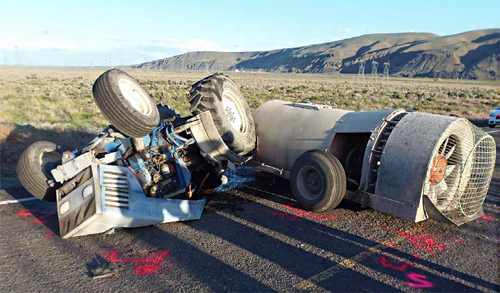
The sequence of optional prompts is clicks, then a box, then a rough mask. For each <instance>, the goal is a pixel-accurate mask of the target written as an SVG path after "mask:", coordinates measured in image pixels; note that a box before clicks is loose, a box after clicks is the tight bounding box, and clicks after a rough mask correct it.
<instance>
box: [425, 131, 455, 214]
mask: <svg viewBox="0 0 500 293" xmlns="http://www.w3.org/2000/svg"><path fill="white" fill-rule="evenodd" d="M458 153H459V140H458V139H457V138H456V137H455V136H453V135H451V136H448V137H447V138H446V139H445V140H444V141H443V142H442V144H441V145H440V147H439V149H438V152H437V153H436V154H435V155H434V158H433V160H432V165H431V166H430V167H431V168H430V174H429V181H428V182H427V184H426V187H427V188H426V189H427V192H426V194H427V196H428V197H429V198H430V200H431V202H432V203H433V204H434V205H435V206H436V207H437V208H438V210H443V209H447V208H449V205H450V204H451V203H452V201H453V198H454V197H455V194H456V192H457V189H458V186H459V184H460V171H461V156H460V155H459V154H458Z"/></svg>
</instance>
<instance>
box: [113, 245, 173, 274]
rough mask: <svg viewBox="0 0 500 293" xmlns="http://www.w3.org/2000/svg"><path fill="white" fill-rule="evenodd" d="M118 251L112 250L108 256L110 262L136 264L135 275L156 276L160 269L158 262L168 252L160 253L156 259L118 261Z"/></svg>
mask: <svg viewBox="0 0 500 293" xmlns="http://www.w3.org/2000/svg"><path fill="white" fill-rule="evenodd" d="M118 253H119V252H118V250H116V249H115V250H113V251H111V253H110V254H109V256H108V260H109V261H112V262H123V263H125V262H132V263H137V264H136V266H135V273H136V274H137V275H140V276H142V275H149V274H154V275H155V274H157V273H158V271H159V270H160V269H161V265H160V262H161V261H162V260H163V259H164V258H165V257H166V256H167V255H168V254H169V251H168V250H164V251H162V252H161V253H160V254H159V255H158V256H157V257H156V258H136V259H119V258H118Z"/></svg>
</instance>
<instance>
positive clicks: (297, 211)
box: [283, 205, 338, 221]
mask: <svg viewBox="0 0 500 293" xmlns="http://www.w3.org/2000/svg"><path fill="white" fill-rule="evenodd" d="M283 207H284V208H285V209H287V210H291V211H294V212H295V214H294V217H292V221H294V220H295V219H297V218H298V217H302V216H308V217H311V218H313V219H316V220H319V221H330V220H335V219H338V216H330V217H321V216H318V215H315V214H313V213H310V212H306V211H304V210H301V209H298V208H294V207H291V206H289V205H283Z"/></svg>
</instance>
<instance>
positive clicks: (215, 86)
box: [189, 73, 256, 155]
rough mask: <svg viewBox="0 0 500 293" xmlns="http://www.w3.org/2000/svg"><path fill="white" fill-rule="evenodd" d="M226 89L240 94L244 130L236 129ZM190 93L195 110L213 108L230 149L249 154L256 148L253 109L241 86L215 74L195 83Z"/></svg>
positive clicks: (213, 114)
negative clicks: (228, 109)
mask: <svg viewBox="0 0 500 293" xmlns="http://www.w3.org/2000/svg"><path fill="white" fill-rule="evenodd" d="M225 91H230V92H232V96H233V97H236V99H237V101H236V102H237V103H238V104H239V105H238V106H239V107H240V109H242V112H244V116H245V117H244V123H242V125H243V129H242V131H241V132H240V131H238V130H237V129H235V128H233V126H232V125H231V122H230V121H229V117H228V115H227V114H226V111H225V109H224V106H223V103H222V96H223V93H224V92H225ZM189 94H190V97H191V98H190V101H189V104H190V105H191V106H190V108H189V110H190V111H191V113H193V114H194V115H197V114H199V113H201V112H205V111H210V114H212V119H213V121H214V123H215V126H216V127H217V131H218V132H219V134H220V136H221V138H222V140H223V141H224V142H225V143H226V145H227V147H228V148H229V149H230V150H232V151H233V152H235V153H237V154H238V155H246V154H248V153H249V152H251V151H252V150H253V149H254V148H255V142H256V136H255V124H254V120H253V116H252V111H251V110H250V106H248V103H247V101H246V99H245V97H243V94H242V93H241V92H240V90H239V88H238V86H237V85H236V84H235V83H234V82H233V81H232V80H231V79H229V77H227V76H225V75H224V74H222V73H215V74H213V75H211V76H208V77H206V78H204V79H202V80H200V81H198V82H196V83H195V84H193V86H192V88H191V91H190V93H189Z"/></svg>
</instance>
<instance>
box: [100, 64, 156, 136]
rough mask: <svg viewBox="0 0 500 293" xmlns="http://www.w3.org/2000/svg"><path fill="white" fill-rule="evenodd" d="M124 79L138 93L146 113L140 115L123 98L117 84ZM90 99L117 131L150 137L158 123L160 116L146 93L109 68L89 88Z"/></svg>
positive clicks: (128, 78)
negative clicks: (92, 99)
mask: <svg viewBox="0 0 500 293" xmlns="http://www.w3.org/2000/svg"><path fill="white" fill-rule="evenodd" d="M122 79H124V80H126V81H128V82H129V84H130V85H132V86H134V91H135V90H137V91H140V95H142V96H143V97H144V101H145V104H146V105H147V110H148V113H141V112H140V111H138V110H136V109H135V108H134V107H133V106H132V104H131V103H130V102H129V101H128V100H127V99H126V98H125V97H124V95H123V93H122V91H121V90H120V85H119V82H120V81H121V80H122ZM92 94H93V95H94V100H95V102H96V104H97V106H98V107H99V109H100V110H101V112H102V113H103V114H104V116H106V118H107V119H108V120H109V121H110V122H111V124H113V126H115V127H116V128H117V129H118V130H119V131H120V132H122V133H124V134H126V135H128V136H131V137H136V138H140V137H143V136H145V135H148V134H150V133H151V132H152V131H153V129H155V128H156V127H157V126H158V125H159V124H160V114H159V113H158V109H157V108H156V104H155V103H154V102H153V100H152V99H151V97H150V96H149V94H148V92H147V91H146V90H145V89H144V88H142V86H141V85H140V84H139V82H138V81H137V80H135V79H134V78H133V77H132V76H130V75H128V74H127V73H125V72H124V71H122V70H119V69H116V68H113V69H110V70H108V71H106V72H104V73H103V74H101V76H99V77H98V78H97V80H96V81H95V83H94V86H93V87H92Z"/></svg>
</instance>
